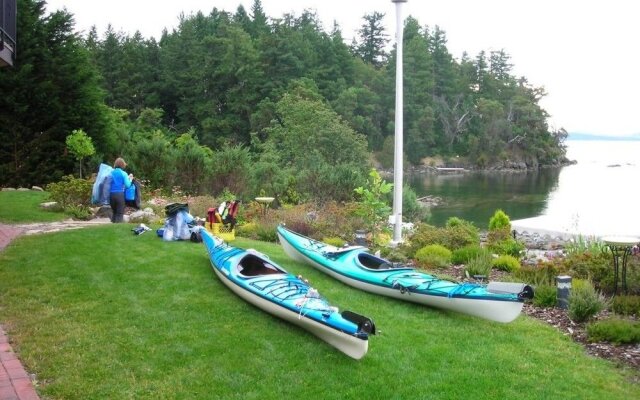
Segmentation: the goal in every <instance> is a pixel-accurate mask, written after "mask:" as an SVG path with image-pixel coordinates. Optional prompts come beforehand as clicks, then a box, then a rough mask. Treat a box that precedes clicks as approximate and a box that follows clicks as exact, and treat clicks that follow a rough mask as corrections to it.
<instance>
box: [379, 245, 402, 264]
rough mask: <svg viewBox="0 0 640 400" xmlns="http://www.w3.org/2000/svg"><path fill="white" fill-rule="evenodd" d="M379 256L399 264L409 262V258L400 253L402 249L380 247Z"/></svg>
mask: <svg viewBox="0 0 640 400" xmlns="http://www.w3.org/2000/svg"><path fill="white" fill-rule="evenodd" d="M380 256H382V257H384V258H386V259H387V260H389V261H393V262H397V263H400V264H407V263H408V262H409V257H407V255H406V254H405V253H404V252H403V251H402V248H392V247H381V248H380Z"/></svg>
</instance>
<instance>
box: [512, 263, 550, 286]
mask: <svg viewBox="0 0 640 400" xmlns="http://www.w3.org/2000/svg"><path fill="white" fill-rule="evenodd" d="M560 272H561V270H560V269H559V268H558V266H557V265H556V264H554V263H552V262H542V263H539V264H537V265H533V266H529V265H525V266H523V267H522V268H520V269H519V270H518V271H516V272H514V276H515V277H516V278H518V279H520V280H522V281H523V282H529V283H531V284H533V285H535V286H542V285H548V286H554V285H555V283H556V276H558V275H559V274H560Z"/></svg>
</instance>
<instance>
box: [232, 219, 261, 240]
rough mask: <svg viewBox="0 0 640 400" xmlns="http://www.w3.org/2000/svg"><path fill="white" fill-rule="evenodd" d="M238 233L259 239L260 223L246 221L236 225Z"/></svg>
mask: <svg viewBox="0 0 640 400" xmlns="http://www.w3.org/2000/svg"><path fill="white" fill-rule="evenodd" d="M236 234H237V235H238V236H242V237H245V238H249V239H257V238H258V224H256V223H255V222H246V223H244V224H241V225H236Z"/></svg>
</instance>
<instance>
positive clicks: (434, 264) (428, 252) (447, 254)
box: [416, 244, 451, 268]
mask: <svg viewBox="0 0 640 400" xmlns="http://www.w3.org/2000/svg"><path fill="white" fill-rule="evenodd" d="M416 260H417V261H418V264H419V265H420V266H422V267H425V268H446V267H448V266H449V263H450V262H451V251H450V250H449V249H447V248H446V247H444V246H441V245H439V244H431V245H428V246H425V247H423V248H421V249H420V250H418V251H417V252H416Z"/></svg>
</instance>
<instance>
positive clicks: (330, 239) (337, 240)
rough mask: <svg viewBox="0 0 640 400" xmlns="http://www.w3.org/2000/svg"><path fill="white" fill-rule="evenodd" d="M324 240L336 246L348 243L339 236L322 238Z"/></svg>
mask: <svg viewBox="0 0 640 400" xmlns="http://www.w3.org/2000/svg"><path fill="white" fill-rule="evenodd" d="M322 242H324V243H326V244H330V245H331V246H335V247H342V246H344V245H345V244H346V243H347V242H345V241H344V239H342V238H339V237H337V236H332V237H326V238H322Z"/></svg>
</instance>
